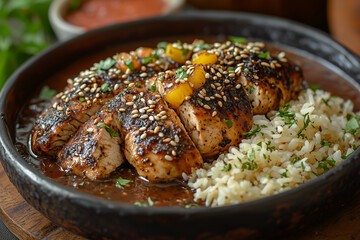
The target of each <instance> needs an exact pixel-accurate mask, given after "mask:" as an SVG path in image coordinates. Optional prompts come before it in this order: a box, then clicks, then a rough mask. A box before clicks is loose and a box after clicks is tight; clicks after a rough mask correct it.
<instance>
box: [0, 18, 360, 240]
mask: <svg viewBox="0 0 360 240" xmlns="http://www.w3.org/2000/svg"><path fill="white" fill-rule="evenodd" d="M189 35H191V36H196V35H202V36H203V35H207V36H218V35H223V36H227V35H235V36H244V37H249V38H252V39H260V40H264V41H266V42H274V43H280V44H282V45H284V46H289V47H292V48H295V49H299V50H301V51H302V52H305V53H308V54H310V55H312V56H314V55H316V56H317V60H318V61H322V62H323V63H325V64H327V65H328V66H330V67H332V68H333V69H336V71H337V72H338V73H340V74H342V75H344V76H347V77H346V79H348V80H346V81H348V82H349V83H350V84H352V85H353V86H354V88H355V89H356V90H355V91H357V94H359V92H360V87H359V82H360V60H359V58H358V57H356V56H355V55H354V54H353V53H351V52H350V51H349V50H347V49H346V48H344V47H343V46H341V45H340V44H339V43H337V42H336V41H334V40H332V39H331V38H330V37H329V36H328V35H326V34H324V33H322V32H319V31H317V30H315V29H311V28H309V27H306V26H303V25H301V24H297V23H293V22H288V21H286V20H283V19H278V18H273V17H266V16H260V15H252V14H243V13H231V12H196V11H194V12H185V13H183V14H180V15H176V16H168V17H159V18H153V19H150V20H143V21H138V22H131V23H126V24H121V25H113V26H109V27H106V28H103V29H99V30H95V31H92V32H89V33H86V34H85V35H82V36H79V37H77V38H74V39H71V40H70V41H67V42H64V43H59V44H55V45H54V46H53V47H51V48H49V49H47V50H46V51H44V52H42V53H41V54H39V55H37V56H36V57H34V58H32V59H31V60H30V61H28V62H27V63H26V64H24V65H23V66H22V67H21V68H20V69H19V70H18V71H17V72H16V73H15V74H13V75H12V77H11V78H10V79H9V80H8V82H7V83H6V85H5V87H4V88H3V90H2V93H1V98H0V112H1V118H0V142H1V147H0V150H1V151H0V153H1V161H2V164H3V166H4V168H5V171H6V173H7V174H8V176H9V177H10V179H11V181H12V182H13V184H14V185H15V186H16V187H17V189H18V190H19V192H20V193H21V195H22V196H23V197H24V198H25V199H26V201H28V202H29V203H30V204H31V205H32V206H34V207H35V208H36V209H38V210H39V211H40V212H42V213H43V214H44V215H45V216H46V217H47V218H49V219H50V220H51V221H53V222H54V223H56V224H58V225H60V226H63V227H65V228H66V229H69V230H70V231H73V232H75V233H77V234H81V235H84V236H87V237H92V238H100V236H101V237H107V238H111V239H113V238H124V239H129V238H130V237H131V238H136V237H150V238H153V239H159V238H161V239H168V238H182V239H183V238H191V239H194V238H198V239H208V238H216V239H224V238H228V239H234V238H240V237H259V236H263V237H264V236H266V237H267V238H269V237H270V236H272V235H271V234H278V233H279V232H286V231H288V230H292V229H298V228H300V227H302V226H304V225H306V223H309V222H311V220H314V219H317V217H318V216H319V215H321V214H322V213H324V212H326V211H327V209H329V208H328V206H331V204H332V202H333V199H337V197H339V196H348V195H347V194H348V193H354V192H355V191H356V190H357V189H358V186H359V185H360V151H359V150H357V151H356V152H355V153H354V154H352V155H351V157H349V158H348V159H346V160H345V161H344V162H343V163H342V164H340V165H339V166H338V167H336V168H334V169H333V170H331V171H329V172H327V173H325V174H324V175H322V176H320V177H318V178H317V179H315V180H312V181H310V182H308V183H306V184H304V185H302V186H300V187H297V188H295V189H293V190H289V191H286V192H283V193H280V194H277V195H273V196H271V197H267V198H263V199H260V200H256V201H251V202H247V203H242V204H236V205H232V206H226V207H216V208H194V209H176V208H166V207H165V208H158V207H152V208H141V207H137V206H133V205H128V204H119V203H116V202H112V201H107V200H102V199H98V198H95V197H92V196H90V195H86V194H82V193H80V192H78V191H75V190H73V189H70V188H68V187H66V186H63V185H60V184H58V183H56V182H54V181H52V180H51V179H49V178H47V177H45V176H44V175H43V174H41V173H40V172H39V171H38V170H36V168H35V167H34V166H32V165H30V164H29V163H28V162H26V161H25V160H24V159H23V158H22V157H21V155H20V154H19V152H17V150H16V148H15V146H14V144H15V127H16V120H17V116H18V113H19V112H20V111H21V108H22V106H23V104H24V103H25V102H26V101H27V100H28V99H29V98H30V97H31V94H32V93H33V92H34V91H35V89H37V88H38V87H39V86H40V85H41V84H42V83H44V81H45V80H46V79H47V78H48V77H49V76H50V75H51V74H52V73H54V72H56V71H60V70H61V69H63V68H64V67H66V66H68V65H69V64H71V63H72V62H73V61H76V60H77V59H81V58H84V57H85V56H87V55H88V54H91V53H94V52H98V51H103V50H106V49H110V48H112V47H114V46H119V45H121V44H125V43H129V42H134V41H139V42H140V41H141V40H143V39H150V38H155V37H156V38H157V39H161V38H168V37H175V36H189ZM339 84H341V83H339Z"/></svg>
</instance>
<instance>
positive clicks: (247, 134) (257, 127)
mask: <svg viewBox="0 0 360 240" xmlns="http://www.w3.org/2000/svg"><path fill="white" fill-rule="evenodd" d="M257 132H260V126H259V124H256V128H255V129H254V130H252V131H249V132H245V133H243V134H242V135H245V136H248V137H250V136H252V135H254V134H256V133H257Z"/></svg>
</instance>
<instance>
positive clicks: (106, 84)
mask: <svg viewBox="0 0 360 240" xmlns="http://www.w3.org/2000/svg"><path fill="white" fill-rule="evenodd" d="M101 90H102V91H103V92H111V89H110V88H109V84H108V83H104V84H103V85H101Z"/></svg>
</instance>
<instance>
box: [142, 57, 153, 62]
mask: <svg viewBox="0 0 360 240" xmlns="http://www.w3.org/2000/svg"><path fill="white" fill-rule="evenodd" d="M152 61H153V59H152V57H144V59H143V63H144V64H148V63H151V62H152Z"/></svg>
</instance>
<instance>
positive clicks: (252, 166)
mask: <svg viewBox="0 0 360 240" xmlns="http://www.w3.org/2000/svg"><path fill="white" fill-rule="evenodd" d="M256 168H258V165H257V164H256V162H254V160H252V161H248V162H245V163H243V164H242V166H241V169H242V170H245V169H247V170H254V169H256Z"/></svg>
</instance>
